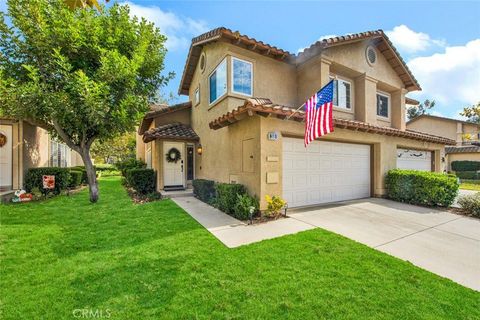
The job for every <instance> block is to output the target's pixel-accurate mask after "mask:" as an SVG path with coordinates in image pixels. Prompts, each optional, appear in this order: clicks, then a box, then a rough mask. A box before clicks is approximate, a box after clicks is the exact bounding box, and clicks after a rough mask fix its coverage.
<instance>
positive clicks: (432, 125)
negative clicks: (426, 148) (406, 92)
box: [407, 116, 480, 145]
mask: <svg viewBox="0 0 480 320" xmlns="http://www.w3.org/2000/svg"><path fill="white" fill-rule="evenodd" d="M407 128H408V129H411V130H416V131H420V132H425V133H430V134H434V135H437V136H441V137H445V138H449V139H452V140H454V141H456V142H457V145H461V144H462V142H465V141H467V140H465V139H464V135H465V134H469V135H470V136H471V139H472V140H476V141H478V133H479V132H480V131H479V126H478V125H476V124H470V123H465V122H462V121H455V120H452V119H442V118H437V117H428V116H421V117H419V118H417V119H415V120H413V121H411V122H408V123H407Z"/></svg>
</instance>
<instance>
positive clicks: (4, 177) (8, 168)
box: [0, 125, 13, 192]
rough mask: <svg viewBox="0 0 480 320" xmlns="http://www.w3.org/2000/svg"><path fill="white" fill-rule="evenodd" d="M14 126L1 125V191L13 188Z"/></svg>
mask: <svg viewBox="0 0 480 320" xmlns="http://www.w3.org/2000/svg"><path fill="white" fill-rule="evenodd" d="M12 138H13V134H12V126H11V125H0V192H1V191H6V190H11V189H12Z"/></svg>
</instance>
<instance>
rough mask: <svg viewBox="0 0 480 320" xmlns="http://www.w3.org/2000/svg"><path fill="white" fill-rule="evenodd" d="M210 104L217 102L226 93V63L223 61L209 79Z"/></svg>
mask: <svg viewBox="0 0 480 320" xmlns="http://www.w3.org/2000/svg"><path fill="white" fill-rule="evenodd" d="M209 84H210V103H213V102H215V101H217V100H218V98H220V97H221V96H223V95H224V94H225V93H226V92H227V62H226V60H225V59H224V60H223V61H222V62H221V63H220V64H219V65H218V67H217V68H216V69H215V71H213V72H212V74H211V75H210V77H209Z"/></svg>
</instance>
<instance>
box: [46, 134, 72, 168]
mask: <svg viewBox="0 0 480 320" xmlns="http://www.w3.org/2000/svg"><path fill="white" fill-rule="evenodd" d="M50 166H52V167H61V168H65V167H69V166H70V148H68V147H67V145H66V144H64V143H60V142H57V141H55V140H50Z"/></svg>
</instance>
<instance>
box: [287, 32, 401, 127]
mask: <svg viewBox="0 0 480 320" xmlns="http://www.w3.org/2000/svg"><path fill="white" fill-rule="evenodd" d="M369 45H370V43H369V42H368V41H362V42H357V43H354V44H350V45H342V46H337V47H331V48H328V49H326V50H324V51H323V52H322V54H320V55H317V56H315V57H313V58H311V59H309V60H308V61H306V62H304V63H302V64H301V65H299V66H298V67H297V88H298V95H297V102H296V105H300V104H302V103H303V102H304V101H305V100H306V99H308V97H310V96H311V95H312V94H313V93H314V92H316V91H317V90H319V89H320V88H321V87H323V86H324V85H325V84H327V83H328V81H329V80H330V77H337V78H338V79H343V80H347V81H349V82H350V83H351V86H352V88H351V95H352V108H351V110H346V109H341V108H334V117H336V118H343V119H355V120H359V121H363V122H368V123H371V124H375V125H379V126H387V127H394V128H397V129H401V130H404V129H405V94H406V92H407V91H406V90H405V89H404V85H403V82H402V81H401V79H400V78H399V77H398V75H397V73H396V72H395V71H394V70H393V69H392V67H391V66H390V64H389V63H388V61H387V60H386V59H385V57H384V56H383V55H382V54H381V53H380V52H378V50H377V62H376V63H375V64H374V65H372V66H371V65H369V64H368V63H367V60H366V58H365V51H366V49H367V47H368V46H369ZM377 91H380V92H383V93H387V94H388V95H390V110H389V117H388V118H383V117H379V116H377V109H376V94H377Z"/></svg>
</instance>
